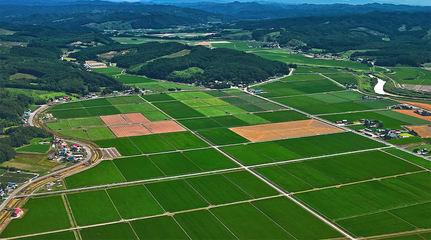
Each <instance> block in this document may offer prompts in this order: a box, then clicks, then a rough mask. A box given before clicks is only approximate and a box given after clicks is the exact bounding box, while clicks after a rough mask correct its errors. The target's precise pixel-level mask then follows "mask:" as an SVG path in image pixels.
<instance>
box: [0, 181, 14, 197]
mask: <svg viewBox="0 0 431 240" xmlns="http://www.w3.org/2000/svg"><path fill="white" fill-rule="evenodd" d="M17 187H18V184H17V183H14V182H8V183H7V184H6V186H4V187H2V186H0V199H3V198H6V197H7V196H8V194H9V192H12V191H13V190H14V189H16V188H17Z"/></svg>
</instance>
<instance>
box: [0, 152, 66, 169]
mask: <svg viewBox="0 0 431 240" xmlns="http://www.w3.org/2000/svg"><path fill="white" fill-rule="evenodd" d="M57 165H58V163H56V162H53V161H49V160H48V159H47V157H46V155H45V154H33V153H17V154H16V155H15V157H14V158H13V159H11V160H9V161H6V162H3V163H1V165H0V166H2V167H9V168H15V169H21V170H25V171H31V172H38V173H44V172H46V171H48V170H49V169H51V168H53V167H55V166H57Z"/></svg>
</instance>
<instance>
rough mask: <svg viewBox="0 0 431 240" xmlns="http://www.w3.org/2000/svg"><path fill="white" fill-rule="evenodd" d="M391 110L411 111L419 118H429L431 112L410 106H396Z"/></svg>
mask: <svg viewBox="0 0 431 240" xmlns="http://www.w3.org/2000/svg"><path fill="white" fill-rule="evenodd" d="M390 108H391V109H399V110H413V112H414V113H416V114H418V115H421V116H431V111H428V110H425V109H422V108H419V107H416V106H412V105H410V104H398V105H394V106H391V107H390Z"/></svg>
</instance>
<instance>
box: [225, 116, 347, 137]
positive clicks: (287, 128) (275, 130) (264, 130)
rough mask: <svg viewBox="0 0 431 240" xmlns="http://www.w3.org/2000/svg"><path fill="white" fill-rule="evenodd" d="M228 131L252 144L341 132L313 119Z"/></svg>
mask: <svg viewBox="0 0 431 240" xmlns="http://www.w3.org/2000/svg"><path fill="white" fill-rule="evenodd" d="M230 130H232V131H234V132H235V133H237V134H239V135H241V136H242V137H244V138H247V139H248V140H250V141H252V142H256V141H269V140H277V139H283V138H294V137H305V136H312V135H319V134H328V133H337V132H343V130H342V129H340V128H337V127H334V126H331V125H329V124H326V123H324V122H321V121H318V120H314V119H310V120H301V121H293V122H283V123H269V124H261V125H254V126H247V127H234V128H230Z"/></svg>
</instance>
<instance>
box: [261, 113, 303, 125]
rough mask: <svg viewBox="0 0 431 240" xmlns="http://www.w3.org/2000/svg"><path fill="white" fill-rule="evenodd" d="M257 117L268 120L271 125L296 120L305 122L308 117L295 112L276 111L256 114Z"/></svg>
mask: <svg viewBox="0 0 431 240" xmlns="http://www.w3.org/2000/svg"><path fill="white" fill-rule="evenodd" d="M255 115H256V116H258V117H261V118H263V119H266V120H268V121H269V122H272V123H278V122H290V121H298V120H306V119H308V117H306V116H305V115H303V114H301V113H298V112H295V111H277V112H263V113H256V114H255Z"/></svg>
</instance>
